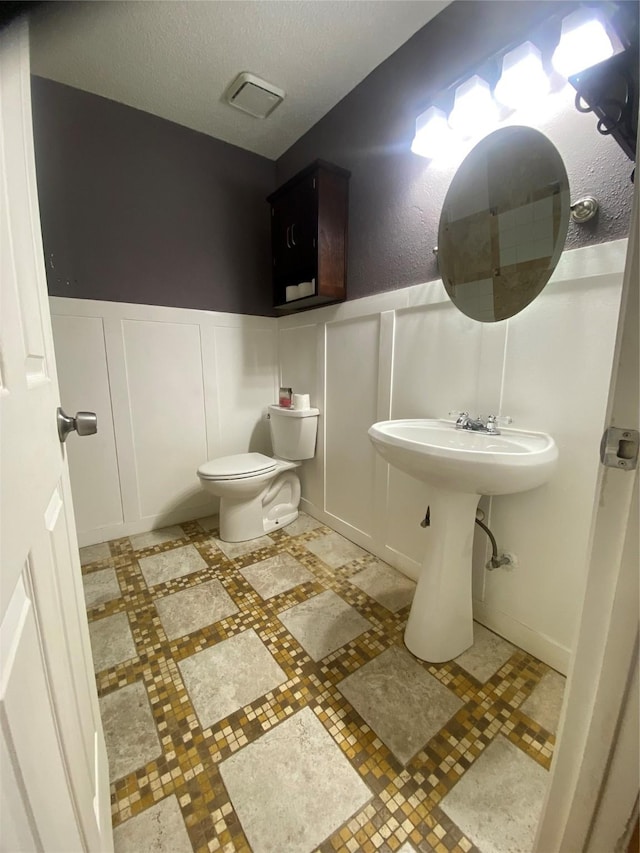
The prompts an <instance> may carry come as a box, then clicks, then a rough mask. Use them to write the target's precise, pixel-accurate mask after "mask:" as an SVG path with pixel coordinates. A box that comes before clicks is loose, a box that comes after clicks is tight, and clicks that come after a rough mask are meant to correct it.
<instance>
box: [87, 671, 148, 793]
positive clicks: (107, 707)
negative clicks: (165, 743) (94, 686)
mask: <svg viewBox="0 0 640 853" xmlns="http://www.w3.org/2000/svg"><path fill="white" fill-rule="evenodd" d="M100 714H101V716H102V725H103V727H104V739H105V742H106V744H107V755H108V756H109V775H110V777H111V779H118V778H120V776H124V775H125V774H126V773H131V772H132V771H133V770H137V769H138V767H144V765H145V764H146V763H147V762H148V761H151V759H152V758H155V757H156V756H157V755H159V753H160V741H159V739H158V733H157V731H156V727H155V724H154V722H153V717H152V715H151V708H150V707H149V700H148V698H147V692H146V690H145V689H144V685H143V684H139V683H137V684H128V685H127V686H126V687H121V688H120V689H119V690H115V691H114V692H113V693H108V694H107V695H106V696H103V697H102V698H101V699H100Z"/></svg>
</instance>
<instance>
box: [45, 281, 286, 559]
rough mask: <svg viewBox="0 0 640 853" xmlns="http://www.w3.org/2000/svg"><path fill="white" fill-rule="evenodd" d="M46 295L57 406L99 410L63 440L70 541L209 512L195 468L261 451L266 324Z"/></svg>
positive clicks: (272, 333) (271, 394) (269, 397)
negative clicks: (92, 427)
mask: <svg viewBox="0 0 640 853" xmlns="http://www.w3.org/2000/svg"><path fill="white" fill-rule="evenodd" d="M50 301H51V313H52V320H53V334H54V342H55V348H56V360H57V363H58V375H59V381H60V395H61V401H62V405H63V407H64V409H65V411H66V412H67V413H68V414H74V413H75V412H76V411H78V410H80V409H84V410H89V411H95V412H97V414H98V425H99V428H98V434H97V435H95V436H91V437H86V438H78V436H76V435H71V436H70V437H69V438H68V439H67V443H66V448H67V452H68V455H69V466H70V471H71V483H72V487H73V500H74V509H75V514H76V523H77V526H78V538H79V541H80V544H81V545H90V544H93V543H95V542H102V541H105V540H107V539H113V538H116V537H119V536H127V535H130V534H132V533H139V532H142V531H145V530H151V529H152V528H156V527H162V526H163V525H165V524H171V523H175V522H178V521H186V520H188V519H191V518H197V517H199V516H203V515H208V514H210V513H213V512H215V511H217V505H216V502H215V499H213V498H211V497H209V496H208V495H207V494H206V493H205V492H204V491H203V490H202V489H201V487H200V483H199V480H198V478H197V476H196V469H197V468H198V466H199V465H200V464H201V463H202V462H204V461H205V460H207V459H212V458H213V457H215V456H223V455H226V454H230V453H244V452H246V451H247V450H256V451H259V452H263V453H270V452H271V445H270V441H269V432H268V423H267V421H266V419H265V415H266V407H267V405H268V404H269V403H272V402H273V401H274V400H275V399H276V394H277V333H276V320H274V319H271V318H269V317H246V316H241V315H234V314H221V313H215V312H209V311H192V310H186V309H180V308H161V307H155V306H148V305H131V304H128V303H120V302H98V301H89V300H83V299H65V298H61V297H53V298H51V300H50Z"/></svg>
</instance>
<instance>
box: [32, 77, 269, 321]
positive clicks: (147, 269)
mask: <svg viewBox="0 0 640 853" xmlns="http://www.w3.org/2000/svg"><path fill="white" fill-rule="evenodd" d="M32 99H33V122H34V137H35V151H36V169H37V177H38V195H39V199H40V215H41V220H42V233H43V241H44V248H45V256H46V267H47V278H48V285H49V293H50V294H51V295H53V296H73V297H79V298H83V299H104V300H108V301H119V302H138V303H146V304H152V305H169V306H175V307H181V308H204V309H211V310H215V311H230V312H234V313H239V314H262V315H270V314H272V313H273V312H272V307H271V263H270V257H271V243H270V218H269V206H268V205H267V204H266V202H265V198H266V196H267V195H268V194H269V193H270V192H271V191H272V190H273V189H274V187H275V164H274V163H273V162H272V161H271V160H268V159H266V158H264V157H259V156H258V155H256V154H252V153H249V152H247V151H243V150H242V149H240V148H236V147H235V146H232V145H228V144H227V143H225V142H221V141H219V140H217V139H212V138H211V137H209V136H206V135H205V134H202V133H197V132H196V131H193V130H189V129H188V128H186V127H182V126H180V125H177V124H173V123H172V122H169V121H166V120H164V119H161V118H158V117H156V116H153V115H150V114H149V113H145V112H141V111H140V110H135V109H132V108H131V107H127V106H124V105H122V104H118V103H116V102H114V101H110V100H107V99H106V98H101V97H98V96H97V95H92V94H89V93H87V92H82V91H80V90H78V89H74V88H71V87H69V86H63V85H61V84H59V83H54V82H52V81H50V80H44V79H42V78H39V77H33V78H32Z"/></svg>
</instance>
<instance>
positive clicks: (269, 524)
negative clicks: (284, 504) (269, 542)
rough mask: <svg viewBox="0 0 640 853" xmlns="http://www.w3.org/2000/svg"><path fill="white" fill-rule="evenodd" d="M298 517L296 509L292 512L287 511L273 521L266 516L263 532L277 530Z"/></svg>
mask: <svg viewBox="0 0 640 853" xmlns="http://www.w3.org/2000/svg"><path fill="white" fill-rule="evenodd" d="M297 517H298V510H297V509H296V510H294V511H293V512H288V513H287V514H286V515H282V516H280V518H277V519H276V520H275V521H272V520H270V519H268V518H265V520H264V525H263V526H264V532H265V533H271V531H272V530H279V529H280V528H281V527H286V526H287V524H291V522H292V521H295V520H296V518H297Z"/></svg>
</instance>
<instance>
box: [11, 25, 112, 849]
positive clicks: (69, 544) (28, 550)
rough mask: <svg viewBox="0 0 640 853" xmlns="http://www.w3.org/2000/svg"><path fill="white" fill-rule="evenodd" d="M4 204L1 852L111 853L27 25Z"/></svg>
mask: <svg viewBox="0 0 640 853" xmlns="http://www.w3.org/2000/svg"><path fill="white" fill-rule="evenodd" d="M0 193H1V195H0V235H1V236H0V241H1V242H0V275H1V279H0V296H1V301H0V535H1V539H0V560H1V562H0V664H1V669H0V750H1V754H0V762H1V766H0V770H1V788H0V807H1V809H2V815H1V819H2V825H1V830H0V831H1V833H2V835H1V836H0V849H1V850H2V851H10V852H11V853H16V851H29V853H31V851H46V853H53V852H54V851H64V853H75V851H99V850H100V851H103V850H104V851H110V850H112V849H113V842H112V834H111V822H110V814H109V781H108V769H107V761H106V751H105V746H104V738H103V734H102V725H101V722H100V714H99V709H98V700H97V695H96V688H95V682H94V677H93V667H92V664H91V650H90V646H89V634H88V628H87V621H86V615H85V610H84V600H83V595H82V582H81V574H80V565H79V557H78V548H77V540H76V532H75V523H74V518H73V509H72V504H71V495H70V490H69V477H68V470H67V461H66V456H65V452H64V447H63V446H62V445H61V444H60V443H59V440H58V435H57V431H56V408H57V406H58V405H59V394H58V383H57V377H56V367H55V361H54V354H53V341H52V336H51V321H50V317H49V307H48V302H47V289H46V284H45V271H44V261H43V253H42V241H41V236H40V219H39V214H38V200H37V194H36V181H35V164H34V155H33V134H32V126H31V95H30V78H29V41H28V31H27V26H26V23H24V22H19V23H17V24H14V25H12V26H11V27H10V28H8V29H7V30H5V31H4V32H3V33H2V34H1V35H0ZM71 440H80V441H90V440H91V439H89V438H84V439H78V438H77V437H76V436H73V437H72V439H71Z"/></svg>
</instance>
